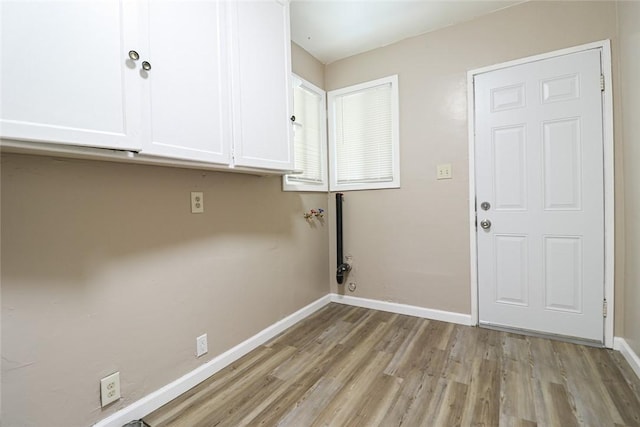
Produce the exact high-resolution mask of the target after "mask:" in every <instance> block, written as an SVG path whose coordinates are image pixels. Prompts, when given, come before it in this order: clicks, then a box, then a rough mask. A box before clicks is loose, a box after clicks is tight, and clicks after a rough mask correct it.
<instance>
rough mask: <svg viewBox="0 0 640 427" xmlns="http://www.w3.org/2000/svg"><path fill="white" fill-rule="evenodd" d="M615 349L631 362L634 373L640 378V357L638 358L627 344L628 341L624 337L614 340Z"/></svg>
mask: <svg viewBox="0 0 640 427" xmlns="http://www.w3.org/2000/svg"><path fill="white" fill-rule="evenodd" d="M613 349H614V350H618V351H619V352H620V353H622V355H623V356H624V358H625V359H626V360H627V362H629V365H630V366H631V369H633V372H635V373H636V375H637V376H638V378H640V357H638V355H637V354H636V352H635V351H633V349H632V348H631V347H630V346H629V344H627V341H626V340H625V339H624V338H622V337H615V338H614V339H613Z"/></svg>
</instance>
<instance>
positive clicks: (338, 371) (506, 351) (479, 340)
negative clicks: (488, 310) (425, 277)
mask: <svg viewBox="0 0 640 427" xmlns="http://www.w3.org/2000/svg"><path fill="white" fill-rule="evenodd" d="M144 420H145V421H146V422H147V423H149V424H150V425H151V426H152V427H167V426H172V427H173V426H189V427H198V426H202V427H211V426H243V425H251V426H258V425H262V426H275V425H281V426H295V427H306V426H409V427H413V426H456V425H463V426H469V425H479V426H554V427H555V426H561V427H568V426H577V425H584V426H597V427H601V426H603V427H604V426H640V380H639V379H638V378H637V377H636V376H635V374H634V373H633V371H632V370H631V368H630V367H629V365H628V364H627V363H626V361H625V360H624V359H623V358H622V356H621V355H620V354H619V353H617V352H614V351H611V350H605V349H597V348H592V347H585V346H580V345H575V344H569V343H565V342H559V341H551V340H547V339H542V338H533V337H527V336H521V335H516V334H511V333H506V332H498V331H492V330H486V329H481V328H473V327H467V326H460V325H454V324H450V323H444V322H438V321H433V320H425V319H420V318H416V317H411V316H403V315H398V314H392V313H385V312H380V311H375V310H367V309H362V308H355V307H350V306H346V305H340V304H330V305H328V306H326V307H325V308H323V309H322V310H320V311H318V312H317V313H315V314H314V315H312V316H311V317H309V318H307V319H306V320H304V321H303V322H300V323H299V324H297V325H295V326H294V327H292V328H291V329H289V330H287V331H285V332H284V333H283V334H281V335H280V336H278V337H276V338H275V339H274V340H272V341H271V342H269V343H267V344H266V345H264V346H261V347H259V348H258V349H256V350H254V351H252V352H251V353H249V354H247V355H246V356H245V357H243V358H242V359H240V360H238V361H237V362H235V363H233V364H232V365H230V366H228V367H227V368H225V369H224V370H222V371H220V372H218V373H217V374H216V375H214V376H213V377H211V378H210V379H208V380H207V381H205V382H204V383H202V384H200V385H199V386H197V387H195V388H193V389H192V390H190V391H189V392H187V393H185V394H184V395H183V396H181V397H179V398H178V399H176V400H175V401H173V402H170V403H169V404H167V405H165V406H163V407H162V408H160V409H158V410H157V411H155V412H153V413H152V414H150V415H149V416H147V417H145V418H144Z"/></svg>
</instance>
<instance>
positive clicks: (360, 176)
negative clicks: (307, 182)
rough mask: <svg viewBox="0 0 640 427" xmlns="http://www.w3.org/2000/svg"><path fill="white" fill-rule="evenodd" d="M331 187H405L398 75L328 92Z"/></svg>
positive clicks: (349, 188)
mask: <svg viewBox="0 0 640 427" xmlns="http://www.w3.org/2000/svg"><path fill="white" fill-rule="evenodd" d="M328 99H329V146H330V155H331V157H330V163H329V165H330V167H329V169H330V172H331V173H330V190H331V191H345V190H369V189H379V188H399V187H400V155H399V154H400V148H399V130H398V129H399V126H398V76H397V75H394V76H390V77H385V78H382V79H378V80H374V81H371V82H366V83H362V84H359V85H355V86H350V87H346V88H343V89H338V90H334V91H331V92H329V93H328Z"/></svg>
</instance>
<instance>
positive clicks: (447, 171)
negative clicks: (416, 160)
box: [437, 163, 452, 179]
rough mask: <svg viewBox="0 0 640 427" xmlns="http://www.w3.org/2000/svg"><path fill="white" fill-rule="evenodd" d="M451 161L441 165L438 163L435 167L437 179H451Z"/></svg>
mask: <svg viewBox="0 0 640 427" xmlns="http://www.w3.org/2000/svg"><path fill="white" fill-rule="evenodd" d="M451 177H452V173H451V163H445V164H442V165H438V168H437V179H451Z"/></svg>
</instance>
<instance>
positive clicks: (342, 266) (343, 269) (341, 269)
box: [336, 193, 351, 285]
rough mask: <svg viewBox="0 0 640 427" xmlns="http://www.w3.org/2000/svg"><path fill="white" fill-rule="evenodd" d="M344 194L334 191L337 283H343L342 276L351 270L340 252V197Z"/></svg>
mask: <svg viewBox="0 0 640 427" xmlns="http://www.w3.org/2000/svg"><path fill="white" fill-rule="evenodd" d="M343 197H344V194H342V193H336V245H337V248H336V249H337V250H336V254H337V262H336V265H337V266H338V270H337V271H336V280H337V281H338V284H339V285H342V284H343V283H344V278H345V276H346V275H347V273H348V272H349V270H351V266H350V265H349V264H347V263H346V262H344V259H343V253H342V198H343Z"/></svg>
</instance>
